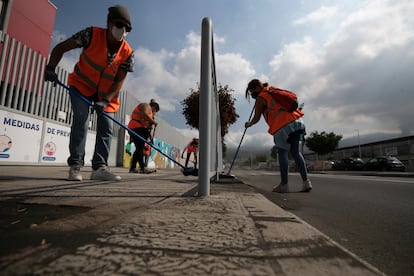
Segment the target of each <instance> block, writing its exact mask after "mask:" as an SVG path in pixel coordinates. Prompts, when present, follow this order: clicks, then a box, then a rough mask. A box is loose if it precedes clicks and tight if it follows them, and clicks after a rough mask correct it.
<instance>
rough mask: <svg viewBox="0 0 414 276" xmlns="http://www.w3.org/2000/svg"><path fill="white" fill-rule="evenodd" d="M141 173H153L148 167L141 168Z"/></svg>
mask: <svg viewBox="0 0 414 276" xmlns="http://www.w3.org/2000/svg"><path fill="white" fill-rule="evenodd" d="M139 173H151V171H149V170H148V169H147V168H143V169H140V170H139Z"/></svg>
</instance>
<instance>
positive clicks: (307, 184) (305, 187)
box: [301, 179, 312, 193]
mask: <svg viewBox="0 0 414 276" xmlns="http://www.w3.org/2000/svg"><path fill="white" fill-rule="evenodd" d="M310 190H312V183H311V182H310V180H309V179H306V180H305V181H303V185H302V190H301V192H305V193H307V192H310Z"/></svg>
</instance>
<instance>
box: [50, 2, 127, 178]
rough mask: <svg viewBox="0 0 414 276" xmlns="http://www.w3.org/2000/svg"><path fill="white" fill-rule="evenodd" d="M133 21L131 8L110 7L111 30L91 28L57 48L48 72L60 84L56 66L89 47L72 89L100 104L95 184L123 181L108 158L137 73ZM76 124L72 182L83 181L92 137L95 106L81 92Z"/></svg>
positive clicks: (76, 105) (72, 139)
mask: <svg viewBox="0 0 414 276" xmlns="http://www.w3.org/2000/svg"><path fill="white" fill-rule="evenodd" d="M131 29H132V27H131V18H130V14H129V11H128V9H127V8H126V7H124V6H121V5H116V6H113V7H110V8H109V9H108V15H107V28H100V27H88V28H86V29H83V30H81V31H79V32H78V33H76V34H74V35H73V36H71V37H70V38H68V39H66V40H64V41H62V42H60V43H59V44H57V45H56V46H55V47H54V48H53V50H52V52H51V54H50V58H49V62H48V64H47V66H46V68H45V81H51V82H54V83H56V82H59V79H58V76H57V74H56V72H55V68H56V66H57V65H58V63H59V62H60V60H61V59H62V57H63V54H64V53H66V52H68V51H70V50H73V49H75V48H83V49H82V53H81V55H80V56H79V60H78V62H77V63H76V65H75V69H74V71H73V72H72V73H71V74H70V75H69V79H68V84H69V86H70V88H71V90H73V91H75V92H78V93H80V94H81V95H82V96H84V97H86V98H88V99H89V100H91V101H93V102H94V109H95V111H96V112H97V129H96V142H95V151H94V153H93V157H92V169H93V171H92V174H91V179H92V180H112V181H119V180H121V177H120V176H119V175H115V174H113V173H112V172H110V171H109V168H108V156H109V152H110V149H111V140H112V131H113V122H112V120H111V119H110V118H108V117H107V116H104V115H103V112H104V111H105V112H106V115H108V116H110V117H113V116H114V114H115V112H117V110H118V108H119V105H120V102H119V99H118V95H119V93H120V90H121V87H122V84H123V83H124V80H125V77H126V75H127V73H128V72H133V71H134V55H133V50H132V48H131V46H130V45H129V44H128V42H127V41H126V40H125V37H126V35H127V34H128V33H129V32H130V31H131ZM70 99H71V104H72V109H73V123H72V127H71V132H70V139H69V154H70V156H69V158H68V160H67V163H68V165H69V167H70V169H69V177H68V180H75V181H82V180H83V177H82V174H81V173H80V169H81V167H83V165H84V158H85V145H86V135H87V133H88V124H89V109H90V107H89V104H88V103H86V102H85V101H84V100H83V99H82V98H81V97H79V95H77V94H76V93H70Z"/></svg>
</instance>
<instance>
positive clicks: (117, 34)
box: [111, 26, 128, 41]
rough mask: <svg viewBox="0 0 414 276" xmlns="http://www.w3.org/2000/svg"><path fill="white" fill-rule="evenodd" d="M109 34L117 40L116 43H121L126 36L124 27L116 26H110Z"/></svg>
mask: <svg viewBox="0 0 414 276" xmlns="http://www.w3.org/2000/svg"><path fill="white" fill-rule="evenodd" d="M111 33H112V36H113V37H114V38H115V39H116V40H117V41H122V40H123V39H124V37H126V36H127V34H128V33H127V32H126V31H125V27H122V28H117V27H116V26H112V29H111Z"/></svg>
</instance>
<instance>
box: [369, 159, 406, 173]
mask: <svg viewBox="0 0 414 276" xmlns="http://www.w3.org/2000/svg"><path fill="white" fill-rule="evenodd" d="M364 170H367V171H400V172H403V171H405V166H404V164H403V163H402V162H401V161H400V160H398V158H397V157H393V156H377V157H374V158H371V159H370V160H368V161H367V162H366V163H365V166H364Z"/></svg>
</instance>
